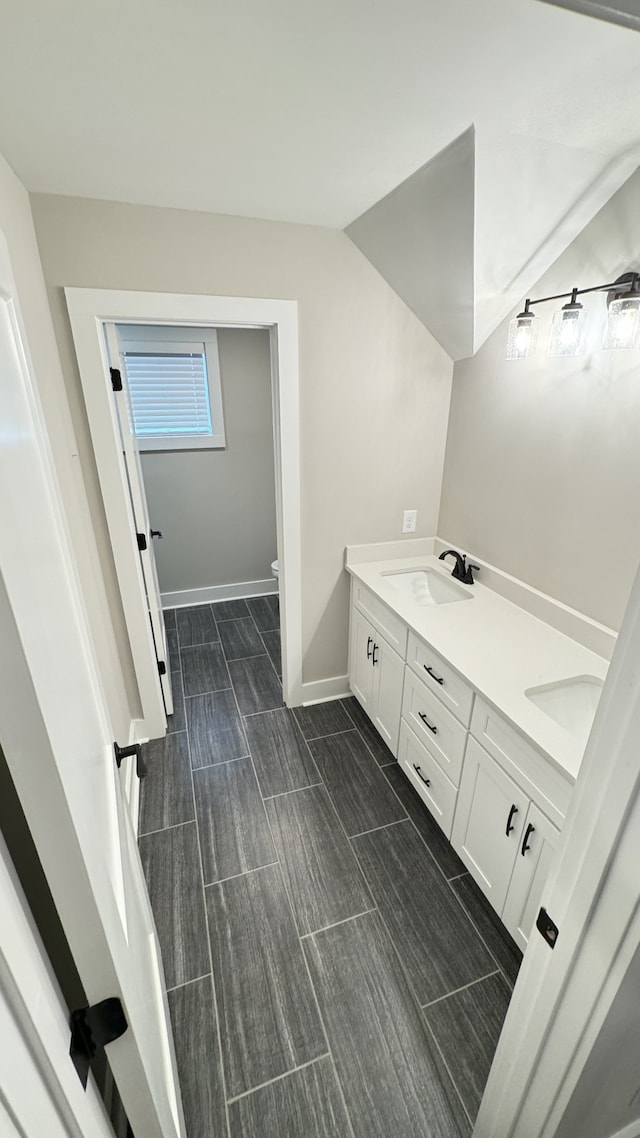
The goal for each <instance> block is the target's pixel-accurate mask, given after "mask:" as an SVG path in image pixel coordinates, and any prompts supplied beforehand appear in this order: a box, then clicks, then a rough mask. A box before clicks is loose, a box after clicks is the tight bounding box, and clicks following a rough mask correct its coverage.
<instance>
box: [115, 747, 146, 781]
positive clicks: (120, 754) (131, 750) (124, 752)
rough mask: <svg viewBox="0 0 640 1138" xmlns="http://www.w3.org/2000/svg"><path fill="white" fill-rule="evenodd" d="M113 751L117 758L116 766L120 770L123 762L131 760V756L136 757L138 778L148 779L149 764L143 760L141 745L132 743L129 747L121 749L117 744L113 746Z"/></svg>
mask: <svg viewBox="0 0 640 1138" xmlns="http://www.w3.org/2000/svg"><path fill="white" fill-rule="evenodd" d="M113 751H114V754H115V756H116V766H117V768H118V770H120V767H121V766H122V760H123V759H128V758H130V756H131V755H135V757H136V774H137V776H138V778H146V775H147V764H146V763H145V761H144V759H143V758H142V745H141V744H140V743H132V744H131V746H129V747H119V746H118V744H117V743H114V744H113Z"/></svg>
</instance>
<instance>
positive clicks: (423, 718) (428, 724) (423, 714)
mask: <svg viewBox="0 0 640 1138" xmlns="http://www.w3.org/2000/svg"><path fill="white" fill-rule="evenodd" d="M418 715H419V716H420V718H421V720H422V722H423V723H424V725H425V727H428V728H429V730H430V731H433V733H434V735H437V734H438V728H437V727H434V726H433V724H432V723H429V720H428V719H427V717H426V715H425V713H424V711H419V712H418Z"/></svg>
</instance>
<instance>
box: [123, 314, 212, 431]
mask: <svg viewBox="0 0 640 1138" xmlns="http://www.w3.org/2000/svg"><path fill="white" fill-rule="evenodd" d="M194 332H195V333H196V335H195V336H194ZM167 333H168V335H167ZM118 336H119V339H120V344H121V348H122V351H123V356H124V365H125V371H126V375H127V387H128V390H129V395H130V415H131V419H132V427H133V430H134V431H135V435H136V438H137V440H138V446H139V448H140V450H191V449H193V448H200V447H206V448H208V449H211V448H215V447H224V446H225V434H224V420H223V413H222V388H221V383H220V362H219V358H218V338H217V334H216V331H215V329H213V328H207V329H200V328H198V329H194V328H184V329H182V328H179V327H176V326H173V327H170V328H167V327H164V326H158V327H153V326H145V327H141V326H136V325H119V326H118Z"/></svg>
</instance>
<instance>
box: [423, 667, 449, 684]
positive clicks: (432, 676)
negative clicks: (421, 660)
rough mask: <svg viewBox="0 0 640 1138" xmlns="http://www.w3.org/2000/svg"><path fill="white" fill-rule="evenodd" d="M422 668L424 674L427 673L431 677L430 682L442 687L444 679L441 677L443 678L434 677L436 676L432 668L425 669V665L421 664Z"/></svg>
mask: <svg viewBox="0 0 640 1138" xmlns="http://www.w3.org/2000/svg"><path fill="white" fill-rule="evenodd" d="M422 667H423V668H424V670H425V672H428V673H429V675H430V676H431V679H432V680H435V681H436V683H437V684H442V685H443V686H444V677H443V676H436V674H435V672H434V671H433V669H432V668H429V667H427V665H426V664H423V665H422Z"/></svg>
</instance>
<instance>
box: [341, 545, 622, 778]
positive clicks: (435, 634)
mask: <svg viewBox="0 0 640 1138" xmlns="http://www.w3.org/2000/svg"><path fill="white" fill-rule="evenodd" d="M451 568H452V563H451V562H450V561H448V562H447V563H443V562H442V561H440V560H439V559H438V558H437V557H435V556H413V557H394V558H393V559H386V560H384V561H365V562H361V563H360V562H358V563H356V564H354V563H351V564H348V565H347V569H348V571H349V573H351V574H352V575H353V576H354V577H356V578H357V579H358V580H359V581H361V582H362V584H363V585H366V587H367V588H368V589H370V590H371V592H372V593H375V594H376V596H378V597H379V598H380V600H381V601H383V602H384V604H385V605H387V607H388V608H390V609H391V610H392V612H394V613H396V615H397V616H398V617H400V619H401V620H402V621H404V622H405V623H406V624H407V625H408V626H409V628H410V629H413V631H414V632H416V633H417V635H418V636H420V637H421V638H422V639H423V640H425V641H427V643H428V644H429V645H430V646H431V647H432V648H433V649H435V651H436V652H439V653H440V655H441V656H444V658H445V659H446V660H447V661H448V662H449V663H450V664H451V665H452V667H454V668H455V669H456V671H457V672H459V673H460V675H461V676H462V677H463V678H464V679H465V680H466V681H467V682H468V683H469V684H470V685H471V687H473V688H475V690H476V691H477V692H479V693H480V695H481V696H482V697H483V698H484V699H486V700H487V701H488V702H489V703H490V704H492V706H493V707H494V708H495V709H496V710H497V711H499V712H500V714H501V715H503V716H504V717H505V718H506V719H508V720H509V721H510V722H511V723H512V724H513V725H514V727H516V728H517V729H518V730H519V731H521V732H522V733H523V734H524V735H525V736H526V737H527V738H528V739H529V741H530V742H531V743H533V745H534V746H535V747H537V748H538V750H540V751H541V752H542V753H543V754H544V755H545V756H546V758H548V759H549V760H550V761H551V762H552V763H553V765H554V766H556V767H557V768H558V769H559V770H560V771H561V772H562V773H564V774H565V775H566V776H568V777H569V778H570V779H571V781H574V780H575V778H576V776H577V774H578V771H579V769H580V764H581V762H582V756H583V753H584V744H583V743H582V742H581V741H580V740H579V739H577V738H575V737H574V736H573V735H572V734H571V733H570V732H569V731H568V730H566V729H565V728H564V727H561V726H560V725H559V724H558V723H556V722H555V721H554V720H553V719H551V718H550V717H549V716H548V715H546V714H545V713H544V712H543V711H541V710H540V708H538V707H536V706H535V704H533V703H532V702H531V701H530V700H529V699H528V698H527V697H526V696H525V694H524V693H525V691H526V690H528V689H529V688H535V687H539V686H540V685H542V684H550V683H555V682H557V681H559V680H568V679H572V678H575V677H576V676H596V677H597V678H599V679H604V678H605V677H606V674H607V669H608V662H607V661H606V660H605V659H603V658H602V657H601V656H598V655H596V653H595V652H591V651H590V650H589V649H588V648H585V647H583V645H582V644H578V643H577V642H576V641H575V640H571V639H570V638H569V637H568V636H565V635H564V634H563V633H561V632H558V631H557V630H556V629H555V628H552V627H551V625H549V624H545V623H544V622H543V621H541V620H539V619H538V618H537V617H535V616H532V615H531V614H530V613H528V612H526V611H525V610H524V609H522V608H519V607H518V606H517V605H515V604H513V603H512V602H511V601H508V600H505V598H504V597H501V596H500V595H499V594H498V593H495V592H493V591H492V590H491V589H488V588H487V587H486V586H484V585H482V584H481V583H480V582H479V581H476V582H475V583H474V584H473V585H471V586H468V585H461V583H460V582H456V584H458V585H459V587H460V588H462V589H464V590H465V592H468V593H469V594H470V596H471V597H472V599H471V600H468V601H467V600H465V601H458V602H454V603H449V604H440V605H424V606H423V605H419V604H417V603H416V602H415V601H412V600H411V599H410V598H409V597H405V596H403V594H402V593H400V592H399V591H398V590H397V589H395V588H394V587H393V585H391V584H390V583H389V582H388V581H387V580H386V579H385V577H384V576H383V574H385V573H390V572H391V573H393V572H401V571H403V570H411V569H431V570H435V571H436V572H438V573H439V574H441V575H442V576H444V577H450V575H451Z"/></svg>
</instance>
